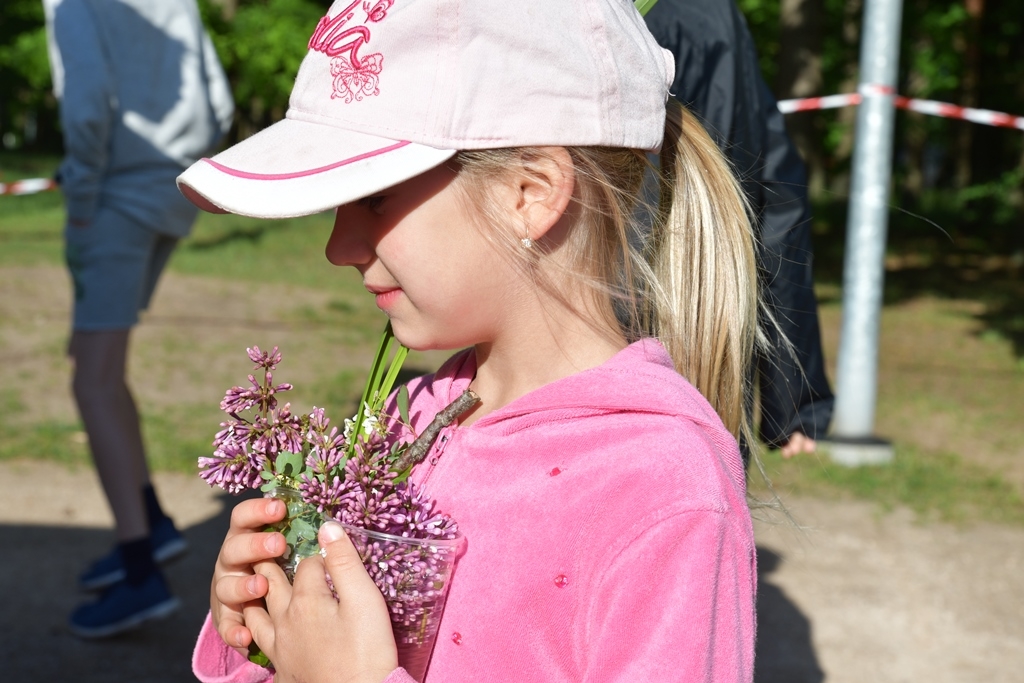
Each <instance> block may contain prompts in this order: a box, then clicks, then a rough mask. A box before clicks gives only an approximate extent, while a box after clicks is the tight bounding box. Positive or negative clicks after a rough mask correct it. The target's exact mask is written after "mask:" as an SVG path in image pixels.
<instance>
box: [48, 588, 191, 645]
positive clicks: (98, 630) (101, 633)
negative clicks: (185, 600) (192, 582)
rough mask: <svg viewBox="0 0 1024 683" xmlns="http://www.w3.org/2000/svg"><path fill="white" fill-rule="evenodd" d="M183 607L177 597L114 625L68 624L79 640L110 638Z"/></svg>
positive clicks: (162, 617) (166, 615) (164, 616)
mask: <svg viewBox="0 0 1024 683" xmlns="http://www.w3.org/2000/svg"><path fill="white" fill-rule="evenodd" d="M180 607H181V600H179V599H178V598H175V597H171V598H170V599H169V600H164V601H163V602H161V603H159V604H156V605H153V606H152V607H150V608H148V609H144V610H142V611H141V612H136V613H135V614H132V615H131V616H128V617H125V618H124V619H122V620H121V621H118V622H115V623H113V624H107V625H106V626H94V627H88V626H78V625H76V624H74V623H70V624H68V628H69V629H70V630H71V632H72V633H73V634H75V635H76V636H78V637H79V638H88V639H96V638H109V637H110V636H116V635H117V634H119V633H124V632H125V631H131V630H132V629H135V628H138V627H139V626H141V625H142V624H144V623H146V622H147V621H153V620H156V619H164V618H166V617H168V616H170V615H171V614H173V613H174V612H176V611H178V609H179V608H180Z"/></svg>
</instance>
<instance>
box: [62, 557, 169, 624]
mask: <svg viewBox="0 0 1024 683" xmlns="http://www.w3.org/2000/svg"><path fill="white" fill-rule="evenodd" d="M180 606H181V601H180V600H178V598H176V597H174V596H173V595H171V591H170V589H169V588H168V587H167V582H166V581H164V577H163V576H162V575H161V574H160V572H155V573H153V574H151V575H150V576H149V578H148V579H146V580H145V581H143V582H142V583H141V584H139V585H138V586H133V585H131V584H129V583H128V582H127V581H121V582H119V583H115V584H114V585H113V586H111V587H110V588H108V589H106V590H105V591H103V593H102V594H101V595H100V597H99V599H98V600H96V601H95V602H90V603H86V604H84V605H81V606H79V607H78V609H76V610H75V611H74V612H72V613H71V618H70V619H69V620H68V627H69V628H70V629H71V632H72V633H74V634H75V635H76V636H79V637H80V638H108V637H110V636H115V635H117V634H118V633H124V632H125V631H129V630H131V629H133V628H137V627H138V626H140V625H142V624H143V623H145V622H147V621H150V620H152V619H162V618H163V617H166V616H168V615H169V614H171V613H172V612H174V611H175V610H177V609H178V608H179V607H180Z"/></svg>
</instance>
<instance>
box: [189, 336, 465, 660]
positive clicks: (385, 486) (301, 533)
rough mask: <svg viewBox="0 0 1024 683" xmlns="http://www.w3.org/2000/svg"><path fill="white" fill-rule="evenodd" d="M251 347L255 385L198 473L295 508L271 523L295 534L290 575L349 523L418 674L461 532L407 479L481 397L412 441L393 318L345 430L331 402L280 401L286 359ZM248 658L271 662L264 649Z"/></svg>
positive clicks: (235, 400) (231, 405)
mask: <svg viewBox="0 0 1024 683" xmlns="http://www.w3.org/2000/svg"><path fill="white" fill-rule="evenodd" d="M247 352H248V354H249V359H250V360H251V361H252V362H253V363H254V364H255V368H254V369H253V373H254V374H250V375H249V378H248V379H249V386H248V387H232V388H231V389H229V390H228V391H227V393H226V394H225V395H224V400H223V401H221V404H220V407H221V410H223V411H224V412H225V413H227V415H228V420H227V421H226V422H222V423H221V430H220V431H219V432H217V435H216V437H215V439H214V443H213V445H214V448H215V450H214V453H213V455H212V456H207V457H201V458H199V468H200V476H201V477H202V478H203V479H204V480H206V482H207V483H209V484H210V485H211V486H219V487H220V488H222V489H224V490H225V491H228V492H229V493H236V494H237V493H240V492H242V491H244V490H246V489H255V488H259V489H260V490H262V491H263V492H264V493H265V494H266V495H271V496H275V497H278V498H281V499H282V500H284V502H285V503H286V505H287V508H288V512H287V515H286V517H285V519H284V520H283V521H282V522H280V523H279V524H278V525H276V526H275V527H274V528H275V529H277V530H279V531H281V532H282V533H283V534H284V536H285V540H286V541H287V546H288V548H287V550H286V552H285V555H284V556H283V557H282V558H280V560H279V561H280V563H281V565H282V567H283V568H284V570H285V573H286V574H287V575H288V577H289V579H291V578H292V577H293V576H294V572H295V569H296V567H297V565H298V562H299V561H300V560H301V559H303V558H305V557H309V556H310V555H312V554H314V553H317V552H319V550H320V548H319V545H318V543H317V531H318V529H319V527H320V525H321V524H322V523H323V522H324V520H326V519H334V520H337V521H338V522H340V523H341V524H342V525H343V526H344V527H345V529H346V531H347V532H348V534H349V537H350V538H351V539H352V541H353V544H354V545H355V546H356V549H357V550H358V551H359V553H360V557H361V558H362V559H363V564H364V566H365V567H366V569H367V571H368V572H369V574H370V576H371V577H372V578H373V580H374V582H375V583H376V584H377V587H378V588H379V589H380V590H381V592H382V593H383V594H384V597H385V601H386V602H387V604H388V609H389V611H390V614H391V620H392V626H393V630H394V633H395V638H396V641H397V644H398V646H399V654H400V661H401V662H402V664H403V666H405V668H406V669H407V670H408V671H409V673H410V675H412V676H413V677H414V678H417V680H418V679H420V678H421V677H422V675H423V673H425V670H426V664H427V661H428V659H429V655H430V650H431V648H432V646H433V641H434V637H435V636H436V631H437V624H438V621H439V619H440V614H441V608H442V607H443V602H444V598H445V596H446V594H447V589H448V579H449V577H450V574H451V571H452V568H453V567H454V561H455V555H456V552H457V549H458V546H459V541H460V540H461V537H460V536H459V534H458V527H457V525H456V523H455V522H454V520H452V519H451V518H450V517H448V516H447V515H444V514H441V513H440V512H439V511H438V510H437V507H436V505H435V503H434V501H432V500H431V499H430V498H428V497H427V496H426V495H425V494H424V493H423V491H422V490H421V489H419V488H418V487H417V486H416V485H415V484H413V483H412V482H409V481H407V478H408V476H409V473H410V472H411V470H412V467H413V465H415V464H416V463H417V462H419V461H420V460H422V459H423V457H425V455H426V453H427V451H428V450H429V449H430V446H431V445H432V444H433V441H434V439H436V438H437V434H438V433H439V432H440V430H441V429H442V428H443V427H444V426H446V425H447V424H450V423H451V422H452V421H453V420H454V419H455V418H456V417H458V415H460V414H462V413H463V412H465V410H466V409H468V408H469V407H470V406H472V405H473V404H475V403H476V401H477V400H479V399H477V398H476V396H475V395H474V394H473V393H472V392H468V391H467V392H466V394H464V395H463V396H461V397H460V398H459V399H458V400H456V401H455V402H454V403H453V404H452V405H451V406H448V408H446V409H445V410H443V411H442V412H441V413H439V414H438V416H437V417H436V418H435V419H434V421H433V422H432V423H431V424H430V425H429V426H428V427H427V428H426V429H425V430H424V431H423V433H422V434H420V435H419V436H418V437H417V438H416V439H415V440H413V441H411V442H408V441H402V440H401V439H399V438H398V435H397V433H396V432H398V431H399V429H398V427H400V426H401V425H406V426H408V424H409V419H408V404H409V397H408V393H407V391H406V388H405V387H404V386H403V387H401V388H400V390H399V391H398V393H397V395H396V403H397V406H398V411H399V416H397V417H395V416H391V415H388V414H387V413H386V411H385V410H384V407H385V402H386V400H387V398H388V396H389V394H390V392H391V388H392V387H393V386H394V383H395V381H396V380H397V377H398V372H399V370H400V368H401V365H402V363H403V361H404V359H405V356H406V354H407V353H408V350H407V349H406V348H405V347H403V346H401V344H399V343H398V342H397V340H396V339H395V338H394V335H393V334H392V332H391V326H390V324H389V325H388V327H387V328H386V329H385V331H384V335H383V338H382V340H381V344H380V347H379V348H378V350H377V355H376V358H375V360H374V364H373V366H372V368H371V372H370V377H369V379H368V381H367V384H366V388H365V389H364V391H363V396H362V400H361V401H360V408H359V411H358V412H357V414H356V416H355V417H353V418H352V419H350V420H345V422H344V427H343V429H342V430H341V432H339V431H338V428H337V427H332V426H331V422H330V419H329V418H328V417H327V416H326V415H325V414H324V410H323V408H316V407H314V408H313V409H312V410H311V411H310V412H309V413H308V414H300V415H297V414H295V413H293V412H292V409H291V404H290V403H285V404H284V405H281V404H280V402H279V400H278V395H279V394H281V393H283V392H286V391H290V390H291V389H292V385H290V384H285V383H282V384H274V379H273V373H274V371H275V370H276V368H277V366H278V365H279V364H280V363H281V354H280V352H279V351H278V349H277V347H274V349H273V350H272V351H270V352H269V353H268V352H265V351H261V350H260V348H259V347H253V348H251V349H247ZM409 431H410V432H411V429H410V430H409ZM250 659H251V660H253V661H255V662H257V663H260V664H264V665H267V666H269V661H268V660H267V658H266V656H265V655H263V653H262V652H260V651H259V650H258V648H254V650H253V652H252V654H251V656H250Z"/></svg>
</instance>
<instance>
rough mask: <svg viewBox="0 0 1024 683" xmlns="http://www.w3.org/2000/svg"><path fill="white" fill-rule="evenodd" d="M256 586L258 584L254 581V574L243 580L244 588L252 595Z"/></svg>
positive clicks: (254, 593)
mask: <svg viewBox="0 0 1024 683" xmlns="http://www.w3.org/2000/svg"><path fill="white" fill-rule="evenodd" d="M258 587H259V585H258V583H257V582H256V577H255V576H250V577H249V579H248V580H247V581H246V582H245V589H246V590H247V591H249V592H250V593H252V594H253V595H256V589H257V588H258Z"/></svg>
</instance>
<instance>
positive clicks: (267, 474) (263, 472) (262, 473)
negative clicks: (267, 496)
mask: <svg viewBox="0 0 1024 683" xmlns="http://www.w3.org/2000/svg"><path fill="white" fill-rule="evenodd" d="M260 477H262V478H263V479H266V480H267V481H274V480H275V479H277V475H276V474H274V473H273V472H268V471H266V470H260Z"/></svg>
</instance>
